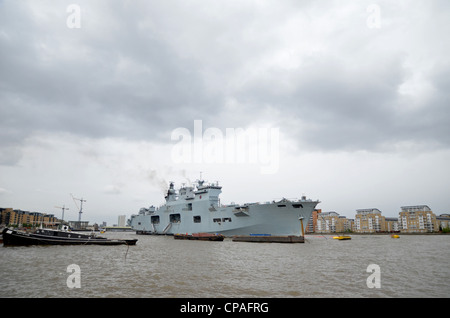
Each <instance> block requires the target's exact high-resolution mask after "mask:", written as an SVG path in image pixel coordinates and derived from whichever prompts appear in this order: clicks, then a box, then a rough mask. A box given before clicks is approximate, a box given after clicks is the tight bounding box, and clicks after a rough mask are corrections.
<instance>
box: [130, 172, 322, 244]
mask: <svg viewBox="0 0 450 318" xmlns="http://www.w3.org/2000/svg"><path fill="white" fill-rule="evenodd" d="M220 193H222V187H221V186H219V184H218V182H216V183H210V184H206V183H205V181H203V180H198V181H197V182H196V183H195V184H194V185H189V186H185V185H183V186H182V187H181V188H180V189H179V191H178V192H177V191H176V190H175V187H174V184H173V182H171V183H170V185H169V189H168V191H167V195H166V196H165V200H166V203H165V204H163V205H162V206H160V207H158V208H155V207H154V206H151V207H149V208H141V209H140V211H139V214H137V215H132V216H131V227H132V229H134V230H136V232H137V233H139V234H177V233H183V234H186V233H187V234H192V233H200V232H205V233H220V234H223V235H225V236H232V235H251V234H271V235H302V233H303V231H304V229H305V228H306V224H307V222H308V220H309V218H310V216H311V214H312V212H313V210H314V208H315V207H316V205H317V204H318V203H319V201H317V200H315V201H313V200H310V199H306V197H304V196H302V198H301V199H300V200H288V199H281V200H278V201H272V202H266V203H246V204H228V205H222V204H221V203H220V199H219V195H220ZM302 226H303V230H302Z"/></svg>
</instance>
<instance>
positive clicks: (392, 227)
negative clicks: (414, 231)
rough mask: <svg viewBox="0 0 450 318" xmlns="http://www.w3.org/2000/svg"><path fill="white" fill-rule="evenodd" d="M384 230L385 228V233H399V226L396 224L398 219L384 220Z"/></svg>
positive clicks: (387, 218)
mask: <svg viewBox="0 0 450 318" xmlns="http://www.w3.org/2000/svg"><path fill="white" fill-rule="evenodd" d="M384 220H385V222H386V224H385V228H386V232H399V231H400V226H399V224H398V218H389V217H386V218H385V219H384Z"/></svg>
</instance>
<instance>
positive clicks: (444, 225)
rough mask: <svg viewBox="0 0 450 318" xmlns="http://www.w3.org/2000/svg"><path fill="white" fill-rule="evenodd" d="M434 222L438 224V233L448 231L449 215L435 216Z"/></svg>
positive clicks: (449, 225) (449, 226)
mask: <svg viewBox="0 0 450 318" xmlns="http://www.w3.org/2000/svg"><path fill="white" fill-rule="evenodd" d="M436 222H437V223H438V226H439V230H440V231H442V230H447V231H450V214H441V215H439V216H436Z"/></svg>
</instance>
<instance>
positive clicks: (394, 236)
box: [391, 234, 400, 238]
mask: <svg viewBox="0 0 450 318" xmlns="http://www.w3.org/2000/svg"><path fill="white" fill-rule="evenodd" d="M391 237H392V238H400V235H397V234H392V235H391Z"/></svg>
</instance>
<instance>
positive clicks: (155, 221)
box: [151, 215, 159, 224]
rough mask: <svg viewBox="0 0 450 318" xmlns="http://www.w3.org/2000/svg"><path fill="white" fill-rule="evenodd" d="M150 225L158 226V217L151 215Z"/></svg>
mask: <svg viewBox="0 0 450 318" xmlns="http://www.w3.org/2000/svg"><path fill="white" fill-rule="evenodd" d="M151 223H152V224H159V215H152V216H151Z"/></svg>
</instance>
